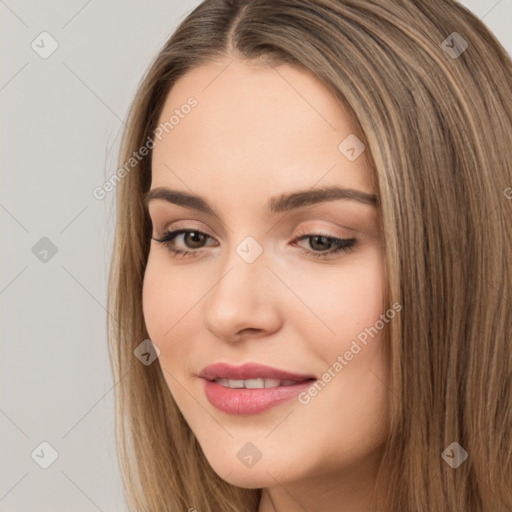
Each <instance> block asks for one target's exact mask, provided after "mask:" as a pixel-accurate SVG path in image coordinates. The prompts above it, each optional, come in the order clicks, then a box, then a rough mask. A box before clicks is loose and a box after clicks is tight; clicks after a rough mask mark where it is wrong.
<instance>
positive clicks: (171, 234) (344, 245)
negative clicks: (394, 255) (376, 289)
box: [153, 229, 356, 259]
mask: <svg viewBox="0 0 512 512" xmlns="http://www.w3.org/2000/svg"><path fill="white" fill-rule="evenodd" d="M187 233H197V234H200V235H204V236H206V237H208V238H211V237H210V236H209V235H207V234H206V233H203V232H202V231H199V230H198V229H176V230H174V231H166V232H165V233H163V234H162V235H161V238H158V239H157V238H153V240H155V241H156V242H159V243H161V244H162V245H164V247H165V248H166V249H167V250H168V251H169V252H170V253H171V254H172V255H173V257H180V258H184V257H192V258H193V257H196V256H197V255H198V254H197V253H199V252H200V251H201V249H195V250H190V251H187V250H183V249H176V247H173V246H172V242H173V241H174V239H175V238H176V237H177V236H178V235H181V234H187ZM314 237H321V238H325V239H327V240H328V241H331V242H332V244H333V245H334V247H335V248H334V250H332V249H331V250H329V251H328V252H327V251H324V252H318V251H308V250H306V249H303V250H304V251H306V252H307V253H309V254H310V255H311V256H312V257H313V258H318V259H328V258H330V257H331V256H332V255H334V254H338V253H340V252H345V253H348V252H350V251H352V249H353V248H354V245H355V243H356V239H355V238H336V237H332V236H327V235H323V234H314V233H300V234H299V235H298V236H297V237H296V238H295V240H294V242H296V241H301V240H304V239H307V238H314ZM191 254H193V256H191Z"/></svg>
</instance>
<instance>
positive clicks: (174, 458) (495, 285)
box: [107, 0, 512, 512]
mask: <svg viewBox="0 0 512 512" xmlns="http://www.w3.org/2000/svg"><path fill="white" fill-rule="evenodd" d="M454 32H457V33H458V34H460V35H461V36H462V37H463V38H464V39H465V40H466V41H467V43H468V48H467V49H466V51H464V52H463V53H462V54H461V55H460V56H458V58H454V57H453V56H451V55H449V54H448V53H447V52H446V51H445V50H444V49H443V47H442V43H443V41H444V40H446V39H447V38H448V37H449V36H450V35H451V34H453V33H454ZM225 58H228V59H229V58H237V59H243V60H247V61H254V62H256V61H260V62H262V63H263V64H267V65H271V66H274V65H278V64H281V63H287V64H290V65H294V66H298V67H299V68H301V69H303V70H304V71H307V72H311V73H313V74H314V75H315V76H316V77H318V79H319V80H320V81H321V82H322V83H323V84H325V86H326V87H327V88H328V90H329V91H331V92H332V94H333V95H334V96H335V97H336V98H338V99H339V101H340V103H341V104H342V105H344V106H345V107H346V109H347V111H348V112H349V113H350V114H351V116H352V118H353V120H354V124H355V125H356V126H357V127H358V130H359V131H360V133H361V137H362V138H363V139H364V143H365V144H366V147H367V154H368V157H369V161H370V162H371V166H372V172H373V177H374V180H375V183H376V188H377V189H378V194H379V209H380V211H379V213H380V222H381V228H382V233H383V244H384V248H385V263H386V278H387V289H386V303H387V304H389V305H390V304H393V303H395V302H397V303H399V304H401V305H402V306H403V310H402V313H401V315H400V319H399V320H397V321H395V322H391V323H390V324H389V325H388V326H387V328H388V331H387V332H386V335H387V337H386V343H387V348H388V350H389V353H390V356H391V382H390V384H389V394H390V398H391V407H390V411H389V414H390V425H391V432H390V435H389V439H388V442H387V444H386V451H385V453H384V456H383V459H382V463H381V467H380V472H379V477H382V476H384V475H385V476H386V482H388V485H387V486H386V490H385V492H381V493H380V494H377V493H376V494H375V496H374V510H375V511H377V510H379V511H386V512H391V511H398V510H399V511H400V512H406V511H410V512H419V511H422V512H423V511H424V512H427V511H428V512H430V511H433V510H435V511H436V512H443V511H446V512H448V511H450V512H452V511H454V510H457V511H471V512H477V511H483V512H500V511H505V510H512V447H511V445H512V443H511V441H512V350H511V344H510V340H511V336H512V307H511V303H512V299H511V296H512V293H511V290H512V264H511V255H512V199H510V198H507V195H506V194H505V193H504V191H505V190H506V189H507V187H512V143H511V134H512V62H511V60H510V58H509V56H508V55H507V53H506V52H505V50H504V49H503V47H502V46H501V45H500V43H499V42H498V41H497V39H496V38H495V37H494V36H493V35H492V34H491V33H490V32H489V30H488V29H487V28H486V27H485V25H484V24H483V23H482V22H481V21H480V20H479V19H478V18H477V17H476V16H474V15H473V14H472V13H471V12H469V11H468V10H467V9H465V8H464V7H462V6H461V5H459V4H458V3H457V2H455V1H452V0H432V1H430V2H423V1H420V0H393V1H391V0H372V1H370V0H248V1H240V0H206V1H204V2H203V3H201V4H200V5H199V6H198V7H197V8H195V9H194V10H193V11H192V12H191V13H190V14H189V15H188V16H187V17H186V18H185V19H184V21H183V22H182V23H181V24H180V25H179V27H178V28H177V29H176V31H175V32H174V34H173V35H172V37H171V38H170V39H169V41H168V42H167V43H166V44H165V46H164V48H163V49H162V51H161V52H160V53H159V55H158V56H157V57H156V59H155V60H154V62H153V63H152V65H151V67H150V69H149V71H148V72H147V74H146V76H145V77H144V80H143V81H142V83H141V84H140V87H139V90H138V92H137V95H136V97H135V100H134V102H133V104H132V107H131V110H130V113H129V118H128V122H127V128H126V131H125V134H124V137H123V142H122V148H121V152H120V163H121V165H122V164H123V163H124V162H126V161H127V160H128V159H129V158H130V157H131V155H132V154H133V152H134V151H137V150H138V149H139V148H140V147H141V146H143V145H144V144H145V143H146V140H147V138H148V137H149V136H150V135H151V134H152V132H153V130H154V129H155V128H156V125H157V122H158V118H159V115H160V113H161V111H162V108H163V105H164V102H165V99H166V97H167V95H168V93H169V91H170V90H171V88H172V87H173V85H174V84H175V82H176V81H177V80H178V79H179V78H180V77H182V76H184V75H185V74H186V73H187V72H188V71H190V70H192V69H193V68H195V67H197V66H199V65H201V64H202V63H206V62H207V61H209V60H211V59H225ZM199 108H200V107H199ZM150 160H151V159H150V157H147V158H144V159H142V160H140V162H138V164H137V166H136V167H134V169H133V170H132V171H131V172H130V174H129V175H127V176H126V177H124V178H123V179H122V180H121V181H120V183H119V184H118V187H117V198H116V201H117V219H116V232H115V239H114V247H113V254H112V261H111V269H110V276H109V291H108V297H109V301H108V313H109V314H108V317H107V320H108V336H109V349H110V357H111V364H112V370H113V374H114V379H115V381H116V383H117V384H116V387H115V391H116V433H117V439H118V451H119V456H120V461H121V470H122V476H123V482H124V486H125V491H126V497H127V501H128V504H129V507H130V510H131V511H132V512H142V511H144V512H148V511H151V512H157V511H162V510H166V511H169V512H178V511H183V510H185V511H186V510H188V509H190V508H192V507H193V508H195V509H197V511H198V512H256V511H257V509H258V503H259V500H260V497H261V490H259V489H241V488H237V487H234V486H232V485H230V484H228V483H227V482H226V481H224V480H223V479H222V478H220V477H219V476H218V475H216V474H215V472H214V471H213V470H212V468H211V467H210V465H209V464H208V462H207V460H206V458H205V457H204V455H203V453H202V451H201V448H200V446H199V444H198V442H197V440H196V438H195V436H194V435H193V433H192V431H191V429H190V428H189V426H188V425H187V423H186V421H185V420H184V418H183V416H182V414H181V412H180V411H179V409H178V408H177V406H176V404H175V402H174V400H173V398H172V396H171V394H170V392H169V389H168V386H167V384H166V382H165V379H164V377H163V375H162V370H161V367H160V365H159V364H157V362H155V364H152V365H149V366H144V365H142V364H141V363H140V361H139V360H137V358H135V356H134V349H135V348H136V347H137V346H138V345H139V344H140V343H141V342H142V341H143V340H144V339H146V338H148V333H147V331H146V328H145V324H144V318H143V313H142V282H143V278H144V271H145V266H146V262H147V258H148V253H149V241H150V237H151V222H150V219H149V217H148V214H147V210H146V209H145V207H144V204H143V202H142V197H143V194H144V193H145V192H146V191H147V190H148V188H149V186H150V182H151V162H150ZM511 195H512V194H511ZM453 442H457V443H459V444H460V445H461V446H462V447H463V448H464V449H465V450H466V451H467V452H468V454H469V457H468V459H467V460H466V461H465V462H464V463H463V464H462V465H460V466H459V467H458V468H457V469H453V468H452V467H450V466H449V465H448V464H447V463H446V462H445V461H444V460H443V458H442V457H441V453H442V452H443V450H444V449H445V448H446V447H448V446H449V445H450V444H451V443H453ZM379 482H380V479H379Z"/></svg>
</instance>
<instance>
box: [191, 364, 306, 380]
mask: <svg viewBox="0 0 512 512" xmlns="http://www.w3.org/2000/svg"><path fill="white" fill-rule="evenodd" d="M199 377H201V378H203V379H206V380H210V381H212V380H213V379H238V380H246V379H279V380H295V381H298V382H300V381H303V380H307V379H315V378H316V377H315V376H314V375H305V374H299V373H291V372H288V371H286V370H280V369H279V368H273V367H271V366H265V365H263V364H259V363H245V364H242V365H240V366H233V365H230V364H228V363H215V364H211V365H209V366H206V367H205V368H203V369H202V370H201V372H200V373H199Z"/></svg>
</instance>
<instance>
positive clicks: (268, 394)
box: [199, 363, 316, 416]
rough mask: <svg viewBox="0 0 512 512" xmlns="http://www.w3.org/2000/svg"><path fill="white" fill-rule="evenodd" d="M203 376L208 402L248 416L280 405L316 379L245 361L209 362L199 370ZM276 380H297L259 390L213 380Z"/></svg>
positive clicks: (231, 412) (221, 409)
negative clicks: (237, 387)
mask: <svg viewBox="0 0 512 512" xmlns="http://www.w3.org/2000/svg"><path fill="white" fill-rule="evenodd" d="M199 377H201V378H202V379H203V384H204V392H205V394H206V398H207V399H208V401H209V402H210V403H211V404H212V405H213V406H214V407H216V408H217V409H219V410H220V411H222V412H225V413H227V414H233V415H239V416H249V415H253V414H258V413H261V412H264V411H267V410H269V409H272V408H274V407H277V406H279V405H281V404H282V403H283V402H286V401H288V400H290V399H292V398H294V397H296V396H297V395H298V394H299V393H300V392H301V391H302V390H303V389H305V388H307V387H309V386H311V384H312V382H313V381H314V380H316V378H315V377H314V376H313V375H305V374H297V373H291V372H288V371H286V370H281V369H278V368H272V367H270V366H265V365H261V364H258V363H246V364H243V365H241V366H232V365H230V364H227V363H216V364H212V365H209V366H207V367H205V368H203V370H201V372H200V373H199ZM261 378H267V379H279V380H281V381H283V380H293V381H297V383H296V384H293V385H289V386H278V387H274V388H261V389H245V388H239V389H232V388H228V387H225V386H222V385H221V384H218V383H217V382H214V379H234V380H246V379H261Z"/></svg>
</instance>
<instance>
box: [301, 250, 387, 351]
mask: <svg viewBox="0 0 512 512" xmlns="http://www.w3.org/2000/svg"><path fill="white" fill-rule="evenodd" d="M383 285H384V283H383V268H382V262H381V259H380V257H379V255H378V253H377V251H374V252H373V251H372V252H369V253H368V254H367V255H366V257H364V258H360V259H359V260H357V261H356V260H354V262H353V264H352V265H347V266H346V267H340V268H335V269H333V270H332V272H330V273H327V274H323V275H322V276H321V277H320V275H318V274H317V276H316V277H315V279H311V280H307V281H304V280H303V282H302V284H301V286H300V288H299V289H300V290H301V296H303V297H305V299H306V304H307V305H308V307H309V308H310V309H311V311H312V312H313V313H315V315H316V316H317V317H318V318H319V319H320V320H321V321H322V323H323V324H324V325H323V326H322V325H321V324H319V325H320V327H319V328H320V329H321V331H318V332H322V333H324V336H325V340H326V341H327V342H328V344H327V345H329V346H330V347H331V350H332V346H333V345H332V344H333V343H337V347H336V348H337V349H339V348H340V345H339V343H342V344H344V343H345V342H347V341H349V340H352V339H353V338H354V337H355V336H357V335H358V334H359V333H360V332H362V331H364V330H365V329H366V328H369V327H370V326H372V325H374V324H375V322H376V320H378V318H379V317H380V315H381V314H382V313H384V303H383V292H384V288H383ZM317 336H318V333H317Z"/></svg>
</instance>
